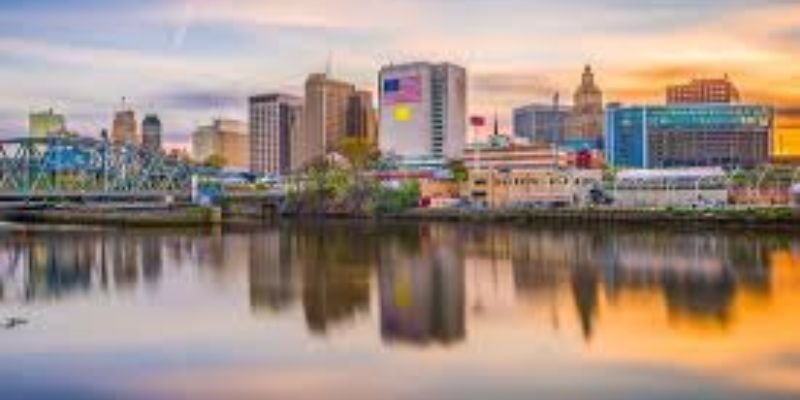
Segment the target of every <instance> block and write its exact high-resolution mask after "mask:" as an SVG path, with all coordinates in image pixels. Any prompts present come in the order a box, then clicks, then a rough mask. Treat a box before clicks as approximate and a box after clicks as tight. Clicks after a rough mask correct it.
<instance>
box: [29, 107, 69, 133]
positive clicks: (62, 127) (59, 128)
mask: <svg viewBox="0 0 800 400" xmlns="http://www.w3.org/2000/svg"><path fill="white" fill-rule="evenodd" d="M66 131H67V127H66V120H65V118H64V116H63V115H62V114H56V113H54V112H53V109H52V108H51V109H49V110H47V111H42V112H32V113H30V115H28V133H29V134H30V136H31V137H46V136H53V135H63V134H64V133H66Z"/></svg>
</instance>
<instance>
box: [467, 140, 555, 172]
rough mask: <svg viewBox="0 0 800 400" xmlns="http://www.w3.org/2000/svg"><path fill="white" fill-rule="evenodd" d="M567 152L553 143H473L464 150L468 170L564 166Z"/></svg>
mask: <svg viewBox="0 0 800 400" xmlns="http://www.w3.org/2000/svg"><path fill="white" fill-rule="evenodd" d="M568 161H569V154H568V153H567V152H566V151H564V150H562V149H560V148H559V147H558V146H556V145H554V144H547V143H537V144H530V145H520V144H514V143H509V144H508V145H506V146H486V145H473V146H470V147H469V148H467V149H466V150H464V166H465V167H466V168H467V169H468V170H479V169H481V170H511V169H536V168H555V167H566V166H567V164H568Z"/></svg>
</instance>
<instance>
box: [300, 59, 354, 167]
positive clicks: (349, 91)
mask: <svg viewBox="0 0 800 400" xmlns="http://www.w3.org/2000/svg"><path fill="white" fill-rule="evenodd" d="M305 92H306V97H305V126H304V128H303V130H302V132H301V135H300V138H299V139H300V140H298V141H297V142H296V145H297V149H296V152H295V154H296V155H297V160H296V165H301V166H305V165H308V164H309V163H311V162H313V161H314V160H315V159H319V158H321V157H323V156H324V155H325V154H326V153H327V152H329V151H331V150H333V149H335V147H336V146H337V145H338V144H339V142H340V141H341V139H342V138H343V137H345V136H347V106H348V103H349V99H350V97H351V96H352V95H353V93H354V92H355V86H354V85H353V84H351V83H347V82H342V81H337V80H334V79H331V78H329V77H328V76H327V75H326V74H320V73H315V74H311V75H309V76H308V79H306V85H305Z"/></svg>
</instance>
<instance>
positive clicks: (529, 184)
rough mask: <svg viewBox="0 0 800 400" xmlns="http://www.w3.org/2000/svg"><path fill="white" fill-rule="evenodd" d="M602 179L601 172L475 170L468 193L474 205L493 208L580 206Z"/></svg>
mask: <svg viewBox="0 0 800 400" xmlns="http://www.w3.org/2000/svg"><path fill="white" fill-rule="evenodd" d="M602 177H603V173H602V170H599V169H566V168H519V169H474V170H470V171H469V179H468V180H467V183H466V188H465V192H466V194H467V196H468V198H469V199H470V201H471V202H472V203H473V204H479V205H482V206H484V207H489V208H508V207H529V206H549V205H564V206H567V205H580V204H586V203H588V202H589V198H590V191H591V190H592V189H594V188H596V187H599V186H600V184H601V182H602Z"/></svg>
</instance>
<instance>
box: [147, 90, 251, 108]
mask: <svg viewBox="0 0 800 400" xmlns="http://www.w3.org/2000/svg"><path fill="white" fill-rule="evenodd" d="M154 101H155V102H156V103H157V104H159V105H160V107H169V108H177V109H181V110H219V109H226V108H235V107H244V106H245V105H246V101H245V99H244V98H242V97H241V96H238V95H236V94H232V93H227V92H222V91H220V92H217V91H202V90H188V91H178V92H172V93H166V94H160V95H156V96H155V99H154Z"/></svg>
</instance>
